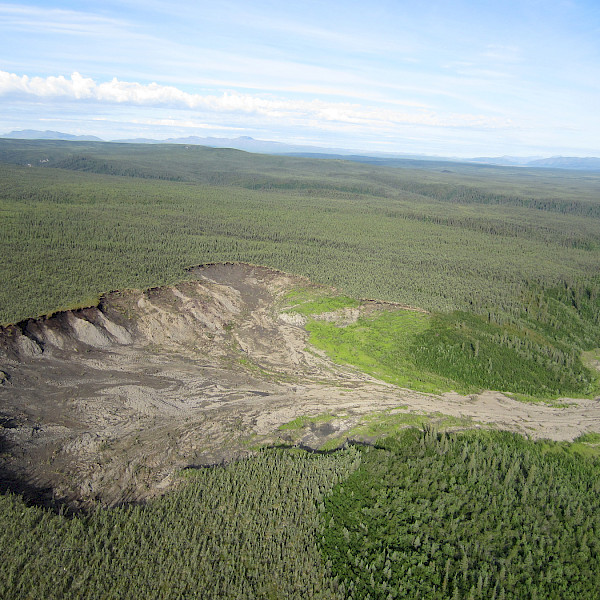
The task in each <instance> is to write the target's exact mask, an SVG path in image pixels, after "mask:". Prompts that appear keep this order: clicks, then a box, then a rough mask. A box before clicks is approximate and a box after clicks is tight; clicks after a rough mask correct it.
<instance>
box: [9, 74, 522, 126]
mask: <svg viewBox="0 0 600 600" xmlns="http://www.w3.org/2000/svg"><path fill="white" fill-rule="evenodd" d="M3 96H4V97H11V96H12V97H18V98H20V99H27V98H30V99H35V100H45V101H54V100H55V101H71V102H96V103H100V104H104V105H130V106H147V107H155V108H161V107H164V108H175V109H177V108H182V109H188V110H192V111H198V112H201V113H222V114H225V113H228V114H245V115H254V116H258V117H262V118H267V119H271V120H290V119H291V120H293V121H295V122H304V123H306V124H314V123H315V122H318V123H330V124H332V123H340V124H346V125H355V126H363V127H370V128H383V129H390V128H394V127H397V126H400V125H423V126H433V127H459V128H477V129H504V128H510V127H512V123H511V122H510V120H508V119H503V118H497V117H490V116H488V115H473V114H439V113H436V112H435V111H432V110H430V109H424V108H415V109H414V110H412V112H410V111H408V110H404V111H399V110H397V109H393V108H387V107H385V106H368V105H362V104H357V103H348V102H328V101H322V100H309V101H307V100H293V99H280V98H265V97H260V96H256V95H251V94H242V93H238V92H223V93H222V94H220V95H211V94H207V95H202V94H192V93H189V92H186V91H183V90H181V89H179V88H177V87H174V86H168V85H161V84H158V83H149V84H142V83H139V82H131V81H120V80H118V79H117V78H113V79H112V80H110V81H105V82H97V81H95V80H94V79H92V78H90V77H84V76H82V75H81V74H80V73H78V72H74V73H72V74H71V75H70V77H65V76H63V75H59V76H49V77H29V76H27V75H17V74H15V73H9V72H7V71H0V98H1V97H3Z"/></svg>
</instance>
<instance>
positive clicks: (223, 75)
mask: <svg viewBox="0 0 600 600" xmlns="http://www.w3.org/2000/svg"><path fill="white" fill-rule="evenodd" d="M21 129H37V130H54V131H61V132H65V133H72V134H78V135H82V134H91V135H96V136H98V137H100V138H102V139H105V140H113V139H123V138H136V137H149V138H154V139H167V138H171V137H182V136H189V135H195V136H201V137H205V136H214V137H227V138H235V137H238V136H251V137H253V138H256V139H261V140H274V141H280V142H290V143H295V144H307V145H319V146H327V147H337V148H347V149H357V150H364V151H370V152H373V151H383V152H405V153H422V154H429V155H442V156H456V157H469V156H471V157H473V156H502V155H514V156H556V155H562V156H600V2H599V1H598V0H586V1H576V0H573V1H569V0H563V1H560V0H556V1H552V0H549V1H539V0H517V1H515V0H503V1H499V0H494V1H493V2H490V1H487V0H446V1H439V0H428V1H427V2H422V1H420V0H417V1H404V0H396V1H388V0H370V1H369V2H366V1H365V0H361V1H360V2H355V1H353V0H345V1H337V0H335V1H327V0H321V1H315V2H313V1H312V0H303V1H302V2H297V1H295V0H289V1H287V2H281V1H280V0H278V1H261V0H258V1H253V2H250V1H245V2H243V1H237V0H222V1H219V2H215V1H214V0H211V1H210V2H206V1H204V0H197V1H185V0H184V1H179V2H174V3H173V2H163V1H162V0H144V1H143V2H142V1H138V0H124V1H122V2H114V1H112V0H103V1H102V2H98V1H97V0H96V1H86V0H78V1H77V2H68V1H65V2H60V1H55V2H42V1H38V2H27V3H3V2H1V0H0V135H1V134H5V133H8V132H10V131H13V130H21Z"/></svg>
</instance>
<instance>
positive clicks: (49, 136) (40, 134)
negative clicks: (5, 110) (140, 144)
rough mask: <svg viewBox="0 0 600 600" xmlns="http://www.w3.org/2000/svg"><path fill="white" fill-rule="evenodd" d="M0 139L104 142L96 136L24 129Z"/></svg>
mask: <svg viewBox="0 0 600 600" xmlns="http://www.w3.org/2000/svg"><path fill="white" fill-rule="evenodd" d="M0 137H4V138H10V139H13V140H67V141H78V142H103V141H104V140H102V139H100V138H99V137H96V136H95V135H72V134H70V133H61V132H60V131H36V130H35V129H24V130H23V131H11V132H10V133H7V134H5V135H2V136H0Z"/></svg>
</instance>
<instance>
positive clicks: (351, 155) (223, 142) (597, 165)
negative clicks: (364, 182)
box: [0, 129, 600, 171]
mask: <svg viewBox="0 0 600 600" xmlns="http://www.w3.org/2000/svg"><path fill="white" fill-rule="evenodd" d="M0 137H4V138H10V139H20V140H67V141H81V142H102V141H105V140H102V139H100V138H98V137H96V136H93V135H72V134H70V133H61V132H60V131H36V130H33V129H26V130H23V131H11V132H10V133H6V134H4V135H2V136H0ZM111 141H112V142H116V143H133V144H189V145H199V146H208V147H211V148H234V149H236V150H244V151H246V152H256V153H258V154H293V155H295V156H307V157H312V158H339V159H344V160H354V161H358V162H368V163H372V164H380V165H387V166H394V164H395V161H399V162H400V161H405V160H427V161H432V160H434V161H450V162H470V163H479V164H487V165H499V166H506V167H536V168H546V169H571V170H581V171H600V158H597V157H576V156H553V157H551V158H544V157H540V156H525V157H523V156H499V157H476V158H456V157H443V156H430V155H425V154H409V153H401V152H393V153H392V152H387V153H386V152H365V151H363V150H348V149H345V148H324V147H320V146H303V145H299V144H286V143H283V142H273V141H268V140H256V139H254V138H252V137H248V136H241V137H237V138H217V137H198V136H188V137H181V138H169V139H166V140H155V139H150V138H132V139H122V140H111Z"/></svg>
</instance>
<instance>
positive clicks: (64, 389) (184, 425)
mask: <svg viewBox="0 0 600 600" xmlns="http://www.w3.org/2000/svg"><path fill="white" fill-rule="evenodd" d="M311 285H312V284H311V283H310V282H308V281H307V280H305V279H302V278H300V277H295V276H291V275H287V274H284V273H281V272H278V271H273V270H269V269H266V268H263V267H255V266H249V265H244V264H219V265H209V266H205V267H200V268H197V269H194V270H193V271H191V272H190V279H189V281H186V282H183V283H180V284H177V285H175V286H168V287H163V288H156V289H151V290H147V291H144V292H141V291H137V290H128V291H121V292H113V293H111V294H108V295H107V296H106V297H104V298H103V299H102V301H101V303H100V305H99V306H98V307H94V308H88V309H83V310H80V311H69V312H64V313H58V314H56V315H54V316H52V317H49V318H46V319H38V320H29V321H27V322H23V323H20V324H19V325H18V326H11V327H8V328H5V329H3V330H0V382H1V383H0V424H1V425H2V429H0V435H1V438H0V476H1V478H2V485H3V487H4V488H11V489H17V490H20V491H23V492H25V493H30V494H33V495H36V496H37V497H38V499H42V500H44V499H45V500H51V498H52V497H54V498H56V499H57V500H62V499H67V500H69V501H71V502H81V503H84V504H86V503H90V502H96V501H100V502H103V503H117V502H123V501H130V500H140V499H145V498H148V497H151V496H153V495H156V494H158V493H161V492H162V491H164V490H165V489H167V488H168V487H169V486H170V485H171V483H172V482H173V481H174V477H173V475H174V473H175V472H176V471H177V470H179V469H181V468H183V467H186V466H190V465H201V464H214V463H218V462H221V461H226V460H229V459H231V458H235V457H238V456H242V455H245V454H247V453H249V452H252V451H254V450H255V449H256V448H257V447H259V446H261V445H265V444H279V443H297V444H301V445H305V446H310V447H313V448H319V447H322V446H323V445H324V444H329V445H330V446H335V445H336V444H339V443H343V441H344V440H345V439H346V438H349V439H356V438H357V437H361V436H358V435H357V433H356V432H357V431H358V430H360V427H361V425H364V424H365V423H371V424H375V425H374V429H375V430H376V424H377V423H380V424H383V423H384V421H385V419H388V421H389V419H392V420H393V419H394V418H396V419H397V420H398V422H402V421H403V420H405V421H406V422H414V421H415V420H418V419H420V418H422V419H423V420H425V419H429V418H433V420H434V421H435V420H438V421H440V422H443V423H450V424H452V423H454V424H455V426H457V427H461V426H465V425H468V426H496V427H498V428H502V429H510V430H514V431H518V432H520V433H523V434H527V435H529V436H531V437H534V438H550V439H554V440H571V439H574V438H575V437H577V436H578V435H580V434H581V433H585V432H589V431H600V402H598V401H595V400H565V401H564V402H562V403H561V407H557V406H548V405H545V404H543V403H540V404H525V403H521V402H518V401H516V400H513V399H511V398H509V397H508V396H506V395H503V394H501V393H498V392H484V393H482V394H478V395H473V396H468V397H465V396H460V395H458V394H454V393H449V394H443V395H439V396H438V395H427V394H422V393H418V392H414V391H410V390H406V389H402V388H398V387H396V386H394V385H391V384H388V383H384V382H381V381H378V380H376V379H374V378H372V377H370V376H368V375H365V374H363V373H361V372H359V371H357V370H356V369H354V368H352V367H347V366H340V365H337V364H334V363H333V362H332V361H331V360H330V359H329V358H328V357H327V356H325V355H324V354H322V353H320V352H318V351H316V350H315V349H314V348H311V347H310V345H309V344H308V342H307V339H308V334H307V332H306V330H305V329H304V327H303V320H302V319H301V318H296V316H295V315H294V313H293V311H292V312H290V311H289V308H290V307H289V306H288V305H286V303H285V294H286V292H288V291H289V290H290V289H292V288H293V287H296V286H304V287H310V286H311ZM363 308H364V309H366V310H368V309H369V303H367V304H365V305H364V306H363ZM371 308H372V307H371ZM284 311H285V312H284ZM357 314H358V311H357V310H355V311H354V312H353V311H352V310H351V311H346V313H344V314H342V315H341V317H340V324H341V325H343V322H344V320H345V319H346V320H352V319H353V318H356V316H357ZM298 317H299V316H298ZM374 412H375V413H378V414H379V417H377V416H373V413H374ZM381 414H383V415H385V418H384V417H382V416H381ZM316 415H321V417H320V418H317V419H304V420H302V419H298V418H300V417H304V416H309V417H310V416H316ZM322 415H329V416H326V417H322ZM294 419H298V421H297V422H296V425H295V426H294V427H291V428H289V427H288V428H285V427H284V428H283V429H280V427H281V426H285V424H287V423H289V422H290V421H293V420H294ZM382 426H383V425H382ZM372 429H373V428H372ZM363 431H366V429H364V428H363ZM362 437H364V436H362Z"/></svg>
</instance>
